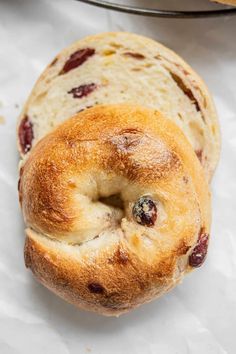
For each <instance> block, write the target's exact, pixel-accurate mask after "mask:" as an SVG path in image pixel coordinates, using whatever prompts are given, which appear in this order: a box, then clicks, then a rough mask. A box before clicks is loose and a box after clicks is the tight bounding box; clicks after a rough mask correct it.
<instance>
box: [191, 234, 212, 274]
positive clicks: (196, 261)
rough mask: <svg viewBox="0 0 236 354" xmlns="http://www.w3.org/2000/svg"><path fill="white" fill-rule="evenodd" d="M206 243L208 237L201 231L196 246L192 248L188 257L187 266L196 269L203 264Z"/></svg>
mask: <svg viewBox="0 0 236 354" xmlns="http://www.w3.org/2000/svg"><path fill="white" fill-rule="evenodd" d="M208 242H209V235H208V234H206V233H205V232H203V230H201V231H200V234H199V237H198V241H197V245H196V246H195V247H194V249H193V251H192V253H191V255H190V256H189V265H190V266H191V267H195V268H197V267H200V266H201V265H202V264H203V263H204V261H205V259H206V255H207V248H208Z"/></svg>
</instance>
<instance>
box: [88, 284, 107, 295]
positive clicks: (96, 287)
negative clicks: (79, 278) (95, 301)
mask: <svg viewBox="0 0 236 354" xmlns="http://www.w3.org/2000/svg"><path fill="white" fill-rule="evenodd" d="M88 289H89V291H90V292H91V293H94V294H103V293H104V288H103V286H102V285H100V284H99V283H90V284H89V285H88Z"/></svg>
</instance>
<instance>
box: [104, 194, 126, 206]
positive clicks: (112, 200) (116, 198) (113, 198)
mask: <svg viewBox="0 0 236 354" xmlns="http://www.w3.org/2000/svg"><path fill="white" fill-rule="evenodd" d="M99 202H101V203H103V204H106V205H108V206H112V207H114V208H119V209H121V210H124V201H123V200H122V198H121V195H120V194H113V195H110V196H109V197H100V198H99Z"/></svg>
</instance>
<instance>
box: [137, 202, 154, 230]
mask: <svg viewBox="0 0 236 354" xmlns="http://www.w3.org/2000/svg"><path fill="white" fill-rule="evenodd" d="M133 216H134V218H135V220H136V221H137V223H138V224H141V225H144V226H148V227H150V226H153V225H154V224H155V222H156V219H157V207H156V204H155V203H154V201H153V200H152V199H151V198H150V197H148V196H143V197H141V198H139V200H138V201H137V202H136V203H135V204H134V206H133Z"/></svg>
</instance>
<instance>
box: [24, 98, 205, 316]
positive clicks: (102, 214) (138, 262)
mask: <svg viewBox="0 0 236 354" xmlns="http://www.w3.org/2000/svg"><path fill="white" fill-rule="evenodd" d="M20 174H21V177H20V181H19V196H20V203H21V206H22V210H23V215H24V219H25V223H26V226H27V229H26V236H27V238H26V244H25V262H26V266H27V267H29V268H31V270H32V272H33V273H34V275H35V276H36V278H37V279H38V280H39V281H40V282H41V283H42V284H44V285H45V286H46V287H48V288H49V289H51V290H52V291H53V292H55V293H56V294H58V295H59V296H61V297H62V298H64V299H65V300H67V301H69V302H70V303H73V304H75V305H77V306H79V307H81V308H84V309H88V310H92V311H95V312H99V313H101V314H104V315H119V314H121V313H124V312H127V311H129V310H130V309H133V308H135V307H137V306H139V305H140V304H142V303H144V302H147V301H150V300H152V299H153V298H156V297H159V296H161V295H163V294H164V293H166V292H167V291H169V290H170V289H171V288H173V287H174V286H175V285H176V284H177V283H179V282H180V280H181V279H182V278H183V276H184V274H185V273H186V272H188V271H190V270H192V269H193V268H194V267H198V266H200V265H201V262H202V261H204V259H205V254H202V255H201V254H199V253H201V252H202V246H200V248H199V240H200V239H201V238H202V236H204V240H205V241H204V242H205V244H204V245H205V246H206V247H207V245H208V237H209V232H210V219H211V216H210V193H209V190H208V185H207V182H206V179H205V176H204V171H203V169H202V166H201V164H200V162H199V160H198V159H197V157H196V155H195V153H194V151H193V149H192V147H191V145H190V144H189V142H188V141H187V139H186V137H185V136H184V134H183V133H182V132H181V130H180V129H179V128H178V127H177V126H176V125H175V124H174V123H172V122H171V121H170V120H169V119H166V118H163V116H162V115H161V114H160V113H158V112H157V111H156V110H152V109H147V108H143V107H140V106H136V105H108V106H96V107H93V108H89V109H87V110H84V111H83V112H80V113H79V114H77V115H75V116H74V117H73V118H71V119H68V120H67V121H66V122H64V123H63V124H62V125H59V126H58V128H57V129H55V130H54V131H53V132H52V133H50V134H48V135H47V136H45V137H44V138H43V139H42V140H41V141H39V142H38V143H37V144H36V145H35V146H34V148H33V149H32V150H31V153H30V154H29V156H28V158H27V159H25V160H24V162H23V164H22V167H21V173H20ZM143 198H144V199H145V198H146V199H145V200H146V202H147V204H145V205H144V204H142V207H143V209H142V210H141V209H140V205H141V204H140V203H141V201H142V202H143V200H144V199H143ZM148 203H149V204H148ZM150 203H151V204H150ZM149 205H151V208H150V210H149V209H148V206H149ZM145 208H146V209H145ZM140 210H141V212H140ZM145 218H146V219H145ZM204 245H203V246H204ZM205 246H204V247H205ZM196 247H197V248H196ZM196 250H197V251H196ZM205 251H206V249H204V250H203V253H204V252H205ZM199 257H200V258H201V257H202V258H201V262H199Z"/></svg>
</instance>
